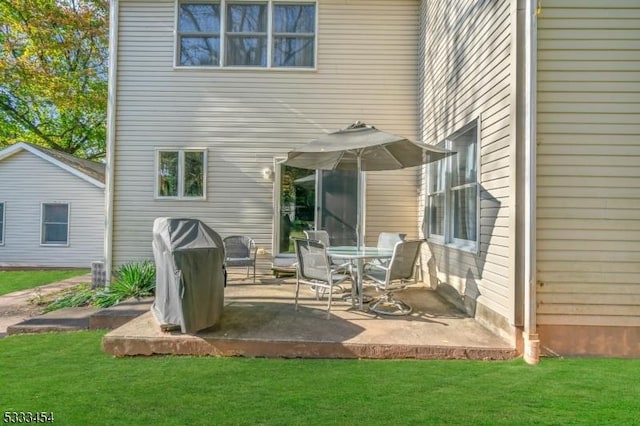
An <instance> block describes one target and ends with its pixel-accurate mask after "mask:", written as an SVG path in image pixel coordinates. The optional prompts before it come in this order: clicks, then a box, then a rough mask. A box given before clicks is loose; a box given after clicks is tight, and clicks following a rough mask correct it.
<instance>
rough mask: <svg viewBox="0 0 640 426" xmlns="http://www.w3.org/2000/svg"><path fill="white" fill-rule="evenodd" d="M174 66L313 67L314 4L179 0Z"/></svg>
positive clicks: (314, 44)
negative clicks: (180, 0) (176, 50)
mask: <svg viewBox="0 0 640 426" xmlns="http://www.w3.org/2000/svg"><path fill="white" fill-rule="evenodd" d="M176 33H177V38H178V39H177V43H176V46H177V49H178V52H177V55H176V63H177V65H178V66H186V67H203V66H204V67H206V66H209V67H258V68H314V67H315V56H316V3H315V2H312V1H304V0H301V1H299V2H291V1H271V0H267V1H245V0H229V1H225V0H222V1H217V2H207V1H182V2H179V3H178V19H177V31H176Z"/></svg>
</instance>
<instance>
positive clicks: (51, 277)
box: [0, 269, 90, 296]
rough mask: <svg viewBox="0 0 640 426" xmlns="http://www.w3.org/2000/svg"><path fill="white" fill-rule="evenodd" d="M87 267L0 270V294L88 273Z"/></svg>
mask: <svg viewBox="0 0 640 426" xmlns="http://www.w3.org/2000/svg"><path fill="white" fill-rule="evenodd" d="M89 272H90V271H89V270H88V269H69V270H62V269H51V270H28V271H0V296H2V295H5V294H8V293H13V292H14V291H19V290H27V289H30V288H34V287H38V286H41V285H45V284H51V283H54V282H56V281H62V280H64V279H67V278H71V277H76V276H79V275H84V274H88V273H89Z"/></svg>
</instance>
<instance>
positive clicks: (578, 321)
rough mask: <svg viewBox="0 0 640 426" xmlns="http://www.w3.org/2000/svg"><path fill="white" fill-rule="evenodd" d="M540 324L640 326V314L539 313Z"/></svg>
mask: <svg viewBox="0 0 640 426" xmlns="http://www.w3.org/2000/svg"><path fill="white" fill-rule="evenodd" d="M538 324H539V325H575V326H608V327H640V318H638V316H636V315H633V316H618V315H607V316H603V315H596V316H588V315H550V314H547V315H539V316H538Z"/></svg>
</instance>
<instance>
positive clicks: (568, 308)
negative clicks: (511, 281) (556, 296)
mask: <svg viewBox="0 0 640 426" xmlns="http://www.w3.org/2000/svg"><path fill="white" fill-rule="evenodd" d="M638 309H640V306H638V305H632V306H626V305H616V315H615V316H629V317H633V316H635V315H637V314H638ZM538 312H539V313H540V314H541V315H545V314H569V315H601V316H607V315H608V314H611V308H610V306H608V305H579V304H572V303H567V304H558V305H556V304H553V305H546V304H543V303H541V304H539V305H538Z"/></svg>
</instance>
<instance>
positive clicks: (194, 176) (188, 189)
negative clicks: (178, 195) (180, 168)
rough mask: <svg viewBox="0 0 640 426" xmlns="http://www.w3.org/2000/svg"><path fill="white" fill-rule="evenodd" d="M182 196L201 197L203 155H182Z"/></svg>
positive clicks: (199, 153) (195, 153) (202, 187)
mask: <svg viewBox="0 0 640 426" xmlns="http://www.w3.org/2000/svg"><path fill="white" fill-rule="evenodd" d="M184 169H185V170H184V195H185V196H186V197H202V196H203V189H204V153H203V152H185V153H184Z"/></svg>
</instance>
